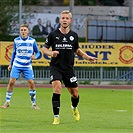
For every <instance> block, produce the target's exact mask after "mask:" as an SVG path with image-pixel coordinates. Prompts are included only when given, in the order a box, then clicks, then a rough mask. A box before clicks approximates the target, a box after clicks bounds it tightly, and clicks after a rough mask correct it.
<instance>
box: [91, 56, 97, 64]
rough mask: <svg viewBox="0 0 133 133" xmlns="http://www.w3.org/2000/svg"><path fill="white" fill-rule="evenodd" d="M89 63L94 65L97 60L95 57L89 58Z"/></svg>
mask: <svg viewBox="0 0 133 133" xmlns="http://www.w3.org/2000/svg"><path fill="white" fill-rule="evenodd" d="M89 61H90V62H94V63H95V62H96V61H97V58H96V57H90V59H89Z"/></svg>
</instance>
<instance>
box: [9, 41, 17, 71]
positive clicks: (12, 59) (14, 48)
mask: <svg viewBox="0 0 133 133" xmlns="http://www.w3.org/2000/svg"><path fill="white" fill-rule="evenodd" d="M15 55H16V44H15V42H14V46H13V52H12V57H11V61H10V65H9V66H8V70H9V71H10V70H11V69H12V65H13V61H14V58H15Z"/></svg>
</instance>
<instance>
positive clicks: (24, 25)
mask: <svg viewBox="0 0 133 133" xmlns="http://www.w3.org/2000/svg"><path fill="white" fill-rule="evenodd" d="M21 27H26V28H28V25H27V24H21V26H20V28H21ZM28 29H29V28H28Z"/></svg>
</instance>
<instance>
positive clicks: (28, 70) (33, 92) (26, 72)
mask: <svg viewBox="0 0 133 133" xmlns="http://www.w3.org/2000/svg"><path fill="white" fill-rule="evenodd" d="M22 73H23V75H24V77H25V79H26V80H27V83H28V87H29V95H30V100H31V104H32V108H33V109H40V108H39V107H38V106H37V105H36V89H35V84H34V80H33V79H34V73H33V70H32V68H23V70H22Z"/></svg>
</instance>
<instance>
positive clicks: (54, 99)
mask: <svg viewBox="0 0 133 133" xmlns="http://www.w3.org/2000/svg"><path fill="white" fill-rule="evenodd" d="M52 105H53V113H54V115H59V110H60V94H56V93H53V96H52Z"/></svg>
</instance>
